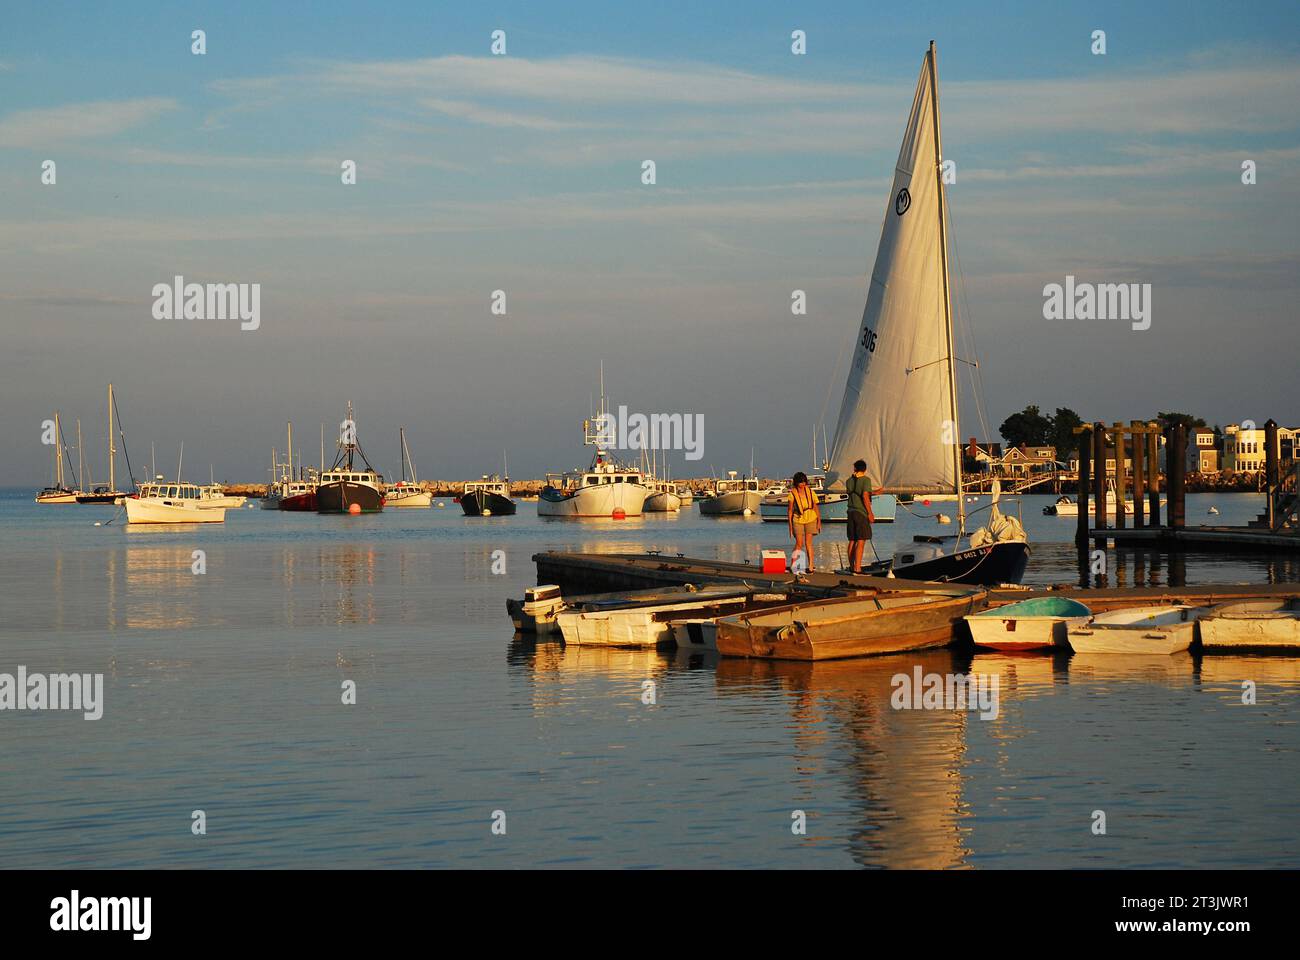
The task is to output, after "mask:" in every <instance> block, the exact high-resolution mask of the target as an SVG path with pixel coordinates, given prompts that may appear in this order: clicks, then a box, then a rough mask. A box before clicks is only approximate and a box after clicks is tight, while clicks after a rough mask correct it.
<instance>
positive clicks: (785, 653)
mask: <svg viewBox="0 0 1300 960" xmlns="http://www.w3.org/2000/svg"><path fill="white" fill-rule="evenodd" d="M986 597H987V593H986V592H985V591H983V590H969V589H961V588H951V589H944V588H936V589H933V590H897V591H881V592H877V593H874V594H872V595H859V596H854V597H836V598H835V599H832V600H813V601H808V602H805V603H794V604H786V605H785V606H780V607H774V608H772V609H770V610H764V611H761V612H758V613H753V614H749V613H742V614H739V615H736V616H729V617H723V618H722V619H720V620H718V629H717V644H718V653H720V654H722V655H723V656H724V657H763V658H771V659H776V660H835V659H839V658H842V657H865V656H870V655H873V654H881V653H902V652H904V651H907V650H919V649H922V648H925V647H941V646H944V645H946V644H948V643H949V642H951V641H952V639H953V627H954V625H955V624H956V623H957V622H958V621H960V620H961V618H962V617H964V616H966V615H967V614H968V613H972V612H974V611H975V610H978V609H979V608H980V607H981V606H982V605H983V604H984V601H985V598H986Z"/></svg>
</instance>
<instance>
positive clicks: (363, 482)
mask: <svg viewBox="0 0 1300 960" xmlns="http://www.w3.org/2000/svg"><path fill="white" fill-rule="evenodd" d="M343 425H344V427H343V430H342V431H341V432H340V435H339V439H338V443H337V446H338V453H337V454H336V455H335V457H334V464H333V465H332V466H331V467H330V468H329V469H328V470H326V471H324V472H323V473H322V474H321V478H320V485H319V486H318V487H317V488H316V512H317V513H378V512H379V511H380V510H383V509H384V493H383V487H384V478H383V477H382V476H380V475H379V473H377V472H376V471H375V469H374V468H373V467H372V466H371V465H370V461H369V460H367V459H366V454H365V451H363V450H362V449H361V445H360V444H359V443H358V442H357V431H356V421H355V420H353V418H352V402H351V401H348V418H347V419H346V420H345V421H343ZM357 456H360V457H361V462H362V463H364V464H365V469H362V468H360V467H358V466H356V464H355V458H356V457H357Z"/></svg>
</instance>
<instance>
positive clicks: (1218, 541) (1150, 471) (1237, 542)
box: [1075, 420, 1300, 570]
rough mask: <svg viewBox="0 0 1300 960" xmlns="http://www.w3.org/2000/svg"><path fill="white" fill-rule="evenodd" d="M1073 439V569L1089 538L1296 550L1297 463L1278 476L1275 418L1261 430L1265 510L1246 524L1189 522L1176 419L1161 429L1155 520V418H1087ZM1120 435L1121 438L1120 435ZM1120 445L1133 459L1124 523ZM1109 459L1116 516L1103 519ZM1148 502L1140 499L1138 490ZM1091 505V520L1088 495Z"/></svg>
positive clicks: (1299, 529)
mask: <svg viewBox="0 0 1300 960" xmlns="http://www.w3.org/2000/svg"><path fill="white" fill-rule="evenodd" d="M1075 432H1076V433H1079V434H1081V436H1080V442H1079V526H1078V530H1077V531H1076V533H1075V543H1076V545H1077V546H1078V549H1079V564H1080V570H1086V569H1087V568H1088V565H1089V554H1088V544H1089V542H1090V541H1091V543H1092V544H1093V547H1094V549H1096V550H1105V549H1106V547H1107V546H1108V545H1109V544H1110V543H1112V542H1113V543H1114V544H1115V546H1116V547H1120V548H1123V547H1146V548H1153V549H1157V550H1168V551H1183V550H1198V551H1199V550H1218V551H1232V552H1238V553H1261V554H1262V553H1288V552H1300V494H1298V489H1297V488H1298V487H1300V465H1297V466H1293V467H1292V468H1291V469H1290V471H1289V475H1287V476H1283V475H1282V465H1281V463H1280V462H1279V459H1278V443H1277V423H1276V422H1275V421H1273V420H1269V421H1268V422H1267V423H1265V424H1264V433H1265V444H1264V446H1265V468H1264V475H1265V482H1266V491H1265V492H1266V500H1265V510H1264V513H1262V514H1261V515H1260V517H1259V519H1257V520H1256V521H1254V522H1253V523H1252V524H1250V525H1249V526H1246V527H1228V526H1215V527H1188V526H1187V523H1186V519H1187V510H1186V502H1187V500H1186V495H1187V474H1186V457H1187V430H1186V428H1185V427H1184V426H1183V425H1182V424H1175V425H1173V426H1170V427H1166V428H1164V430H1163V432H1164V435H1165V486H1166V489H1167V492H1168V498H1169V500H1168V504H1167V507H1168V509H1167V512H1166V522H1165V523H1164V524H1163V525H1162V524H1161V522H1160V472H1159V464H1158V459H1157V457H1158V435H1159V434H1160V433H1161V427H1160V425H1159V424H1157V423H1142V422H1140V421H1137V420H1134V421H1132V422H1131V423H1130V424H1129V425H1128V426H1125V425H1124V424H1123V423H1116V424H1114V426H1112V427H1107V426H1106V425H1105V424H1103V423H1100V422H1098V423H1093V424H1086V425H1085V426H1082V427H1079V428H1077V429H1076V431H1075ZM1126 440H1127V442H1126ZM1126 450H1127V451H1128V452H1130V453H1131V456H1132V460H1133V477H1132V481H1133V515H1132V518H1131V519H1132V522H1133V525H1132V527H1131V528H1130V527H1129V526H1128V525H1127V520H1128V518H1127V517H1126V515H1125V509H1124V502H1125V494H1126V490H1125V487H1126V482H1127V480H1128V478H1127V477H1126V476H1125V473H1124V459H1125V452H1126ZM1112 458H1113V462H1114V464H1115V468H1114V476H1115V518H1114V523H1113V524H1112V523H1111V522H1110V518H1109V516H1108V504H1107V498H1106V494H1105V480H1106V476H1107V474H1108V472H1109V466H1108V464H1109V462H1112ZM1144 494H1145V495H1146V498H1147V500H1148V501H1149V502H1148V503H1145V504H1144V503H1143V495H1144ZM1090 499H1091V501H1092V505H1093V517H1092V521H1091V523H1090V522H1089V518H1088V511H1089V500H1090Z"/></svg>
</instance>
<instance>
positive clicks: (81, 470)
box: [77, 417, 86, 487]
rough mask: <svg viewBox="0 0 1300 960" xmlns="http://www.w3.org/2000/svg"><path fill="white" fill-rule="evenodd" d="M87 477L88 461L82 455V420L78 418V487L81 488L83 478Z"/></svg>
mask: <svg viewBox="0 0 1300 960" xmlns="http://www.w3.org/2000/svg"><path fill="white" fill-rule="evenodd" d="M85 475H86V460H85V458H84V457H82V455H81V418H80V417H77V486H78V487H80V486H81V478H82V477H84V476H85Z"/></svg>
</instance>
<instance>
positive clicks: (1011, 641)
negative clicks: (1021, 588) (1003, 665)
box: [966, 597, 1092, 650]
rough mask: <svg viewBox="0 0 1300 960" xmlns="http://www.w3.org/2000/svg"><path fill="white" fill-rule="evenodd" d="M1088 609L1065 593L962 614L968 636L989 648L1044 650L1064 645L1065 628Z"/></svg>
mask: <svg viewBox="0 0 1300 960" xmlns="http://www.w3.org/2000/svg"><path fill="white" fill-rule="evenodd" d="M1091 616H1092V611H1091V610H1089V609H1088V607H1087V606H1086V605H1085V604H1082V603H1080V602H1079V601H1078V600H1071V599H1069V598H1068V597H1032V598H1030V599H1028V600H1019V601H1017V602H1015V603H1008V604H1006V605H1005V606H1001V607H995V608H994V609H992V610H984V611H982V612H981V613H975V614H971V615H970V616H968V617H966V625H967V626H968V627H970V635H971V639H972V640H974V641H975V643H976V645H977V646H981V647H988V648H989V649H990V650H1048V649H1051V648H1052V647H1064V646H1066V642H1067V641H1066V631H1068V630H1069V628H1070V627H1071V626H1078V625H1082V624H1085V623H1087V622H1088V619H1089V618H1090V617H1091Z"/></svg>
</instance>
